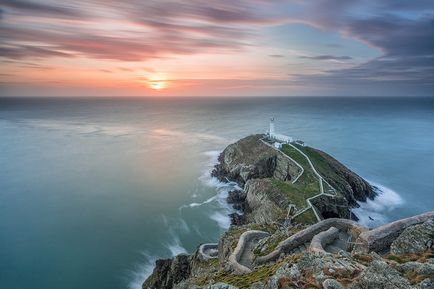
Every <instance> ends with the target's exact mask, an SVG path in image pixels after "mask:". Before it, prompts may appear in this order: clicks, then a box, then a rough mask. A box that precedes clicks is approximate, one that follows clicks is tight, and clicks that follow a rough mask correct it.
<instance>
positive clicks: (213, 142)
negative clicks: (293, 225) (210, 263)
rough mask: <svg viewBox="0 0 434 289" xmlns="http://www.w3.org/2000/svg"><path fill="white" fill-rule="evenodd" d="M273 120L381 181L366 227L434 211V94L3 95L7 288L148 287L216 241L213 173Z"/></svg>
mask: <svg viewBox="0 0 434 289" xmlns="http://www.w3.org/2000/svg"><path fill="white" fill-rule="evenodd" d="M270 117H274V118H275V120H276V131H277V132H279V133H282V134H286V135H288V136H291V137H293V138H295V139H300V140H303V141H304V142H306V144H307V145H309V146H312V147H315V148H318V149H321V150H324V151H326V152H327V153H329V154H331V155H332V156H334V157H335V158H336V159H338V160H339V161H340V162H342V163H343V164H345V165H346V166H348V167H349V168H350V169H351V170H353V171H355V172H356V173H357V174H359V175H360V176H362V177H363V178H365V179H366V180H368V181H369V182H371V183H372V184H374V185H375V186H377V187H378V190H379V196H378V197H377V198H376V199H375V200H372V201H368V202H366V203H360V207H359V208H356V209H354V212H355V213H356V214H357V215H358V216H359V217H360V222H361V223H362V224H364V225H367V226H370V227H375V226H378V225H380V224H383V223H385V222H389V221H393V220H396V219H399V218H404V217H408V216H411V215H415V214H419V213H422V212H426V211H429V210H434V183H433V181H434V98H417V97H408V98H395V97H385V98H373V97H372V98H354V97H352V98H345V97H341V98H335V97H322V98H321V97H317V98H315V97H298V98H297V97H293V98H276V97H263V98H211V97H206V98H205V97H203V98H198V97H196V98H166V97H164V98H163V97H162V98H128V97H118V98H82V97H71V98H56V97H52V98H24V97H20V98H13V97H10V98H0V288H2V289H24V288H26V289H28V288H35V289H100V288H101V289H139V288H141V284H142V282H143V281H144V279H145V278H146V277H147V276H148V275H149V274H150V273H151V272H152V269H153V266H154V263H155V260H156V259H158V258H169V257H172V256H174V255H177V254H180V253H191V252H193V251H194V250H195V249H196V248H197V246H198V245H199V244H200V243H205V242H216V241H217V240H218V238H219V236H220V235H221V234H222V233H223V232H224V231H225V230H227V229H228V227H229V225H230V221H229V218H228V217H227V215H228V214H229V213H231V212H232V209H231V207H229V206H228V205H227V204H226V202H225V198H226V196H227V193H228V191H229V190H231V189H233V188H234V187H236V185H235V184H233V183H229V184H223V183H219V182H218V181H217V180H215V179H213V178H211V176H210V172H211V170H212V167H213V165H214V164H215V163H216V161H217V157H218V155H219V153H220V152H221V151H222V150H223V149H224V148H225V147H226V146H227V145H228V144H230V143H233V142H235V141H236V140H238V139H240V138H242V137H245V136H247V135H250V134H256V133H263V132H265V131H266V130H267V128H268V125H269V119H270Z"/></svg>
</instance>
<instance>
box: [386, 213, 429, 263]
mask: <svg viewBox="0 0 434 289" xmlns="http://www.w3.org/2000/svg"><path fill="white" fill-rule="evenodd" d="M433 243H434V220H433V219H430V220H428V221H426V222H424V223H422V224H419V225H414V226H411V227H408V228H407V229H405V230H404V231H403V232H402V233H401V234H400V235H399V237H398V238H396V239H395V241H393V242H392V245H391V246H390V253H392V254H394V255H401V254H414V253H420V252H424V251H426V250H428V249H430V248H434V247H433Z"/></svg>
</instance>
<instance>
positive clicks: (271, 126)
mask: <svg viewBox="0 0 434 289" xmlns="http://www.w3.org/2000/svg"><path fill="white" fill-rule="evenodd" d="M268 134H269V135H270V137H271V138H272V137H273V136H274V134H275V130H274V117H272V118H270V130H269V131H268Z"/></svg>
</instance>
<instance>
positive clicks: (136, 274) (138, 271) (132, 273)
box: [127, 219, 187, 289]
mask: <svg viewBox="0 0 434 289" xmlns="http://www.w3.org/2000/svg"><path fill="white" fill-rule="evenodd" d="M181 220H182V221H181V223H182V222H184V223H185V221H184V220H183V219H181ZM185 226H187V225H186V224H185ZM168 239H169V240H170V241H169V242H166V243H163V244H164V251H165V252H164V253H163V254H160V255H158V256H157V255H155V254H153V253H150V252H149V251H143V252H141V255H142V258H143V262H142V263H140V264H137V265H136V266H134V267H133V269H132V270H129V272H128V274H127V275H128V276H127V280H128V288H129V289H141V288H142V283H143V282H144V281H145V280H146V279H147V278H148V277H149V276H150V275H151V274H152V271H153V270H154V267H155V261H157V260H158V259H161V258H172V257H175V256H176V255H179V254H183V253H187V250H186V249H185V248H184V247H183V246H182V243H181V241H180V239H179V237H178V235H177V234H176V233H175V232H174V231H173V230H172V229H171V228H169V238H168Z"/></svg>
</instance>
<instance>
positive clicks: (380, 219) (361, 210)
mask: <svg viewBox="0 0 434 289" xmlns="http://www.w3.org/2000/svg"><path fill="white" fill-rule="evenodd" d="M370 183H371V184H372V185H373V186H374V187H375V188H376V191H377V193H378V195H377V197H376V198H375V199H374V200H369V199H368V200H367V201H366V202H358V204H359V205H360V207H358V208H354V209H353V210H352V212H353V213H354V214H356V215H357V217H358V218H359V223H360V224H362V225H364V226H366V227H369V228H374V227H378V226H381V225H383V224H385V223H387V222H388V221H389V220H388V213H389V212H391V211H392V210H394V209H396V208H398V207H400V206H402V205H403V204H404V200H403V199H402V198H401V196H400V195H399V194H398V193H397V192H395V191H394V190H392V189H390V188H388V187H385V186H383V185H380V184H376V183H373V182H370Z"/></svg>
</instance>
